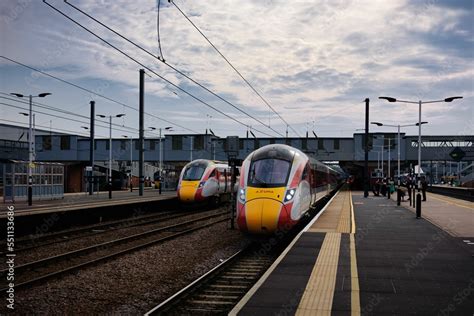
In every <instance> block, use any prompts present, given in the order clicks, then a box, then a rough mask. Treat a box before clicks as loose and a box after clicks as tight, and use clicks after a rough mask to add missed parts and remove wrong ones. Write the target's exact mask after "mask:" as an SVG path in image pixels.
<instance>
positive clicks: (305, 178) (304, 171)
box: [301, 166, 309, 180]
mask: <svg viewBox="0 0 474 316" xmlns="http://www.w3.org/2000/svg"><path fill="white" fill-rule="evenodd" d="M308 175H309V173H308V166H306V167H305V168H304V169H303V173H302V174H301V180H309V177H308Z"/></svg>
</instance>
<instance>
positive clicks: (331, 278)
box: [296, 233, 341, 315]
mask: <svg viewBox="0 0 474 316" xmlns="http://www.w3.org/2000/svg"><path fill="white" fill-rule="evenodd" d="M340 245H341V234H340V233H326V236H325V237H324V241H323V244H322V246H321V250H320V252H319V255H318V258H317V259H316V264H315V265H314V267H313V271H312V272H311V276H310V278H309V281H308V284H307V285H306V289H305V292H304V294H303V297H302V298H301V301H300V304H299V306H298V309H297V310H296V315H331V309H332V302H333V298H334V290H335V287H336V274H337V267H338V262H339V249H340Z"/></svg>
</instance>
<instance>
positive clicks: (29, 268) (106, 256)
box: [0, 211, 229, 293]
mask: <svg viewBox="0 0 474 316" xmlns="http://www.w3.org/2000/svg"><path fill="white" fill-rule="evenodd" d="M228 219H229V217H228V212H227V211H221V212H218V213H215V214H211V215H206V216H201V217H199V218H195V219H192V220H188V221H185V222H181V223H178V224H172V225H168V226H165V227H160V228H155V229H152V230H149V231H146V232H142V233H139V234H135V235H132V236H127V237H123V238H119V239H115V240H111V241H107V242H104V243H100V244H96V245H93V246H89V247H85V248H82V249H78V250H74V251H70V252H66V253H63V254H60V255H56V256H52V257H48V258H44V259H40V260H37V261H32V262H28V263H25V264H22V265H18V266H16V267H15V281H16V282H15V288H21V287H25V286H27V285H31V284H34V283H39V282H43V281H45V280H48V279H51V278H55V277H59V276H61V275H64V274H66V273H70V272H73V271H76V270H79V269H82V268H84V267H86V266H90V265H93V264H97V263H99V262H103V261H106V260H110V259H112V258H116V257H118V256H121V255H124V254H128V253H131V252H133V251H137V250H140V249H143V248H146V247H149V246H152V245H155V244H157V243H160V242H164V241H167V240H171V239H174V238H177V237H179V236H183V235H185V234H189V233H192V232H194V231H197V230H200V229H203V228H206V227H209V226H212V225H215V224H218V223H221V222H223V221H227V220H228ZM7 273H8V270H7V269H6V270H2V271H0V274H1V275H2V277H3V278H5V276H6V274H7ZM5 290H6V288H5V289H0V291H2V292H3V293H6V292H5Z"/></svg>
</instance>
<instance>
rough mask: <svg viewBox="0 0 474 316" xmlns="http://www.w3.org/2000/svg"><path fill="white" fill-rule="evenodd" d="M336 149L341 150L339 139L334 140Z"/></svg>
mask: <svg viewBox="0 0 474 316" xmlns="http://www.w3.org/2000/svg"><path fill="white" fill-rule="evenodd" d="M334 149H336V150H338V149H340V143H339V139H335V140H334Z"/></svg>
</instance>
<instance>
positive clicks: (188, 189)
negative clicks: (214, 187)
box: [179, 181, 199, 202]
mask: <svg viewBox="0 0 474 316" xmlns="http://www.w3.org/2000/svg"><path fill="white" fill-rule="evenodd" d="M198 185H199V182H197V184H196V183H194V181H193V182H192V183H189V182H183V183H181V188H180V189H179V199H180V200H181V201H182V202H194V199H195V196H196V189H197V187H198Z"/></svg>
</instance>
